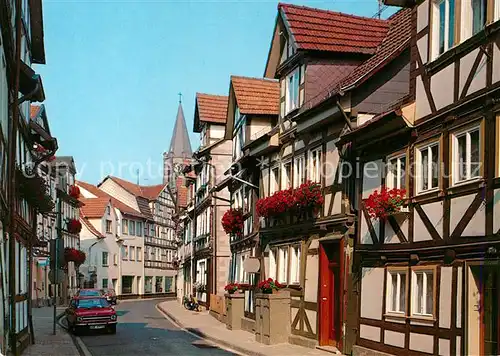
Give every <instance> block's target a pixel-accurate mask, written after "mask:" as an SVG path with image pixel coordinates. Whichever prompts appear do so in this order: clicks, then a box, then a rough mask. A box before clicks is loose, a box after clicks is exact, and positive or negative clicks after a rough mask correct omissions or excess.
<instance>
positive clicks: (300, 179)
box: [293, 156, 305, 187]
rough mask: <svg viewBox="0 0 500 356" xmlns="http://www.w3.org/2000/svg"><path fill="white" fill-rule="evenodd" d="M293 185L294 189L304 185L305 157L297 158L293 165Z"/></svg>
mask: <svg viewBox="0 0 500 356" xmlns="http://www.w3.org/2000/svg"><path fill="white" fill-rule="evenodd" d="M293 176H294V178H293V185H294V187H298V186H300V185H301V184H302V183H304V180H305V174H304V156H299V157H295V160H294V164H293Z"/></svg>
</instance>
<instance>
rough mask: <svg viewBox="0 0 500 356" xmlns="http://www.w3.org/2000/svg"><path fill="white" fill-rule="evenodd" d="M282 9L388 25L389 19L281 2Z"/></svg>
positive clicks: (279, 5) (279, 6)
mask: <svg viewBox="0 0 500 356" xmlns="http://www.w3.org/2000/svg"><path fill="white" fill-rule="evenodd" d="M282 7H292V8H297V9H306V10H312V11H317V12H326V13H330V14H335V15H341V16H348V17H351V18H357V19H363V20H370V21H374V22H381V23H387V21H388V20H387V19H376V18H372V17H366V16H360V15H354V14H347V13H345V12H340V11H333V10H327V9H319V8H317V7H310V6H304V5H295V4H289V3H284V2H279V3H278V10H279V9H280V8H282Z"/></svg>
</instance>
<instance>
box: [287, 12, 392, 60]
mask: <svg viewBox="0 0 500 356" xmlns="http://www.w3.org/2000/svg"><path fill="white" fill-rule="evenodd" d="M278 9H280V10H281V12H282V13H283V15H284V16H283V17H284V21H285V23H286V24H287V27H288V29H289V30H290V32H291V34H292V36H293V39H294V40H295V41H294V42H295V44H296V46H297V49H303V50H316V51H328V52H341V53H366V54H371V53H374V52H375V50H376V49H377V46H378V45H379V44H380V42H382V40H383V39H384V37H385V35H386V33H387V30H388V27H389V26H388V23H387V21H386V20H380V19H373V18H367V17H361V16H355V15H349V14H344V13H340V12H334V11H329V10H321V9H315V8H310V7H306V6H297V5H291V4H283V3H280V4H278Z"/></svg>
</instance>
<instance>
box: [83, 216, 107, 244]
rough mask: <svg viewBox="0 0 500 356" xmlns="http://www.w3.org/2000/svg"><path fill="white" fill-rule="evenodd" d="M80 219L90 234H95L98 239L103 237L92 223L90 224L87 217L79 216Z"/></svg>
mask: <svg viewBox="0 0 500 356" xmlns="http://www.w3.org/2000/svg"><path fill="white" fill-rule="evenodd" d="M80 220H81V221H82V223H83V225H85V227H86V228H87V229H88V230H89V231H90V233H91V234H93V235H95V236H96V237H98V238H100V239H103V238H104V237H105V236H104V235H103V234H101V233H100V232H99V231H98V230H97V229H96V228H95V227H94V225H92V223H91V222H90V221H89V219H87V218H86V217H80Z"/></svg>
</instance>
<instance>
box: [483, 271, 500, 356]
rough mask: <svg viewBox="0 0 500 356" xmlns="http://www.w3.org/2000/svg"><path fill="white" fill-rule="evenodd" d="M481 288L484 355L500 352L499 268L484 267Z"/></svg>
mask: <svg viewBox="0 0 500 356" xmlns="http://www.w3.org/2000/svg"><path fill="white" fill-rule="evenodd" d="M483 273H484V278H483V281H482V288H481V321H482V323H481V339H482V340H481V341H482V342H481V346H482V350H481V351H482V352H481V354H482V355H498V354H499V352H500V344H499V340H500V327H499V326H500V313H499V309H500V298H499V293H498V291H499V287H500V286H499V284H500V272H499V269H498V267H490V266H489V267H484V272H483Z"/></svg>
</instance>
